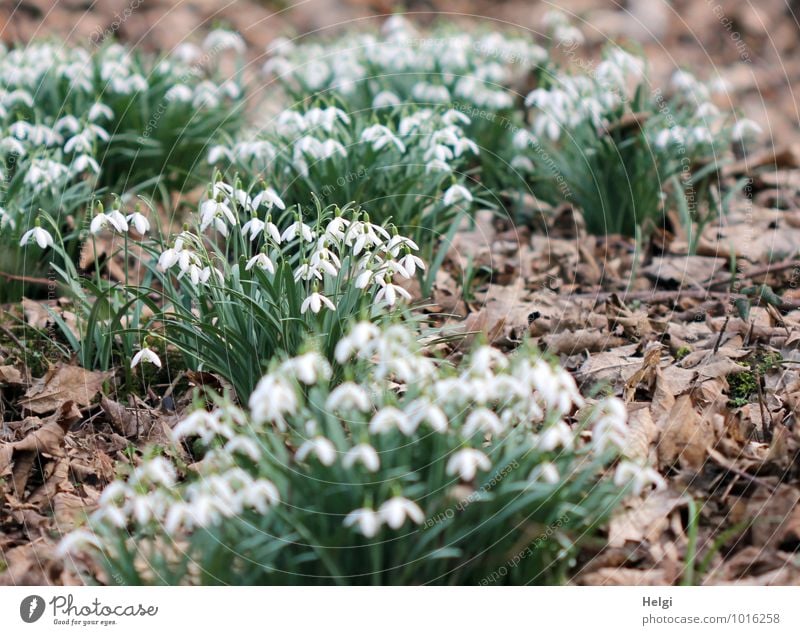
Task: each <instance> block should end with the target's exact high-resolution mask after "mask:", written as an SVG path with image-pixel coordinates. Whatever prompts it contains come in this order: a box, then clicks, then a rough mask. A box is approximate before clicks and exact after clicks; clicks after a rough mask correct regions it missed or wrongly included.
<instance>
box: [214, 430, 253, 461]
mask: <svg viewBox="0 0 800 635" xmlns="http://www.w3.org/2000/svg"><path fill="white" fill-rule="evenodd" d="M223 449H224V451H225V452H229V453H231V454H234V453H235V454H241V455H243V456H246V457H248V458H249V459H251V460H252V461H258V460H259V459H260V458H261V451H260V449H259V447H258V444H257V443H256V442H255V441H253V439H250V438H248V437H243V436H241V435H239V436H236V437H234V438H233V439H231V440H230V441H228V442H227V443H226V444H225V447H224V448H223Z"/></svg>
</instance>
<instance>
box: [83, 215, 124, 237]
mask: <svg viewBox="0 0 800 635" xmlns="http://www.w3.org/2000/svg"><path fill="white" fill-rule="evenodd" d="M107 228H110V229H113V230H114V231H117V232H119V233H120V234H123V233H125V232H127V231H128V221H126V220H125V217H124V216H123V215H122V214H121V213H120V211H119V210H111V211H110V212H99V213H98V214H95V216H94V218H93V219H92V222H91V223H90V224H89V231H90V232H91V233H92V234H99V233H100V232H101V231H103V230H104V229H107Z"/></svg>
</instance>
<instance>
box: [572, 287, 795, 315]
mask: <svg viewBox="0 0 800 635" xmlns="http://www.w3.org/2000/svg"><path fill="white" fill-rule="evenodd" d="M615 293H616V294H619V293H620V292H619V291H603V292H599V293H575V294H572V295H570V296H568V297H569V298H572V299H576V300H595V301H597V302H605V301H606V300H608V298H610V297H611V296H612V295H614V294H615ZM714 297H716V298H719V299H723V298H724V299H731V300H738V299H740V298H741V299H750V300H752V299H753V298H752V297H751V296H748V295H745V294H743V293H730V292H728V291H707V290H705V289H675V290H674V291H636V292H633V293H624V292H623V295H622V296H621V298H620V299H621V300H623V301H630V300H639V301H641V302H648V303H653V304H657V303H661V302H674V301H676V300H678V299H680V298H693V299H699V300H705V299H708V298H714ZM776 308H777V309H779V310H781V311H794V310H795V309H800V301H792V300H784V301H782V302H781V303H780V304H779V305H777V306H776Z"/></svg>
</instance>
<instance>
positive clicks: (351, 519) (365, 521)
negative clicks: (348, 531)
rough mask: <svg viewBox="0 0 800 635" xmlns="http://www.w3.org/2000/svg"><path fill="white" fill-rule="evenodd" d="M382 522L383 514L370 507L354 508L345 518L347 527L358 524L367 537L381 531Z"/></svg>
mask: <svg viewBox="0 0 800 635" xmlns="http://www.w3.org/2000/svg"><path fill="white" fill-rule="evenodd" d="M382 524H383V517H382V516H381V514H379V513H378V512H376V511H375V510H374V509H369V508H368V507H361V508H360V509H356V510H353V511H352V512H350V513H349V514H347V516H346V517H345V519H344V526H345V527H352V526H353V525H357V526H358V529H359V531H360V532H361V533H362V534H363V535H364V536H366V537H367V538H372V537H374V536H375V535H376V534H377V533H378V532H379V531H380V528H381V525H382Z"/></svg>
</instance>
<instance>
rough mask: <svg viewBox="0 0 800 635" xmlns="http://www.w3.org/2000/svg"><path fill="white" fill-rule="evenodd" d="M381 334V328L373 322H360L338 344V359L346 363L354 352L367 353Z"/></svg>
mask: <svg viewBox="0 0 800 635" xmlns="http://www.w3.org/2000/svg"><path fill="white" fill-rule="evenodd" d="M380 334H381V331H380V329H379V328H378V326H377V325H375V324H373V323H372V322H359V323H358V324H356V325H355V326H353V328H352V329H350V333H349V334H348V335H346V336H345V337H343V338H342V339H340V340H339V342H338V343H337V344H336V349H335V350H334V357H335V358H336V361H337V362H339V363H340V364H344V363H345V362H346V361H347V360H348V359H350V357H352V356H353V355H354V354H359V355H365V354H366V353H367V351H368V350H369V348H370V346H371V344H372V342H373V341H374V340H376V339H377V338H379V337H380Z"/></svg>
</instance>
